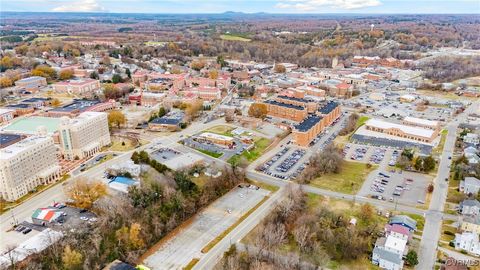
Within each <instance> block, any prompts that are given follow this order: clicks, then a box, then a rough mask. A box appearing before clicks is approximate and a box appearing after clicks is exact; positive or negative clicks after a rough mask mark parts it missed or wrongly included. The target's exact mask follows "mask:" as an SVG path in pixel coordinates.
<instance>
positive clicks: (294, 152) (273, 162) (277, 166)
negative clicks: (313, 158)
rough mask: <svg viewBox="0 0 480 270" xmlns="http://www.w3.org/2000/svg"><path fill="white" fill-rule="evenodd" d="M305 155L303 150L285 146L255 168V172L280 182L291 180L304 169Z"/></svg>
mask: <svg viewBox="0 0 480 270" xmlns="http://www.w3.org/2000/svg"><path fill="white" fill-rule="evenodd" d="M306 153H307V152H306V150H304V149H300V148H297V147H294V146H291V145H290V146H286V147H285V148H282V149H281V150H280V151H278V152H277V153H276V154H275V155H274V156H273V157H272V158H270V159H269V160H268V161H266V162H265V163H263V164H262V165H260V166H259V167H257V171H260V172H263V173H265V174H268V175H271V176H273V177H276V178H278V179H282V180H289V179H293V178H295V177H297V176H298V175H299V174H300V173H301V172H302V171H303V169H305V161H306V159H307V156H306Z"/></svg>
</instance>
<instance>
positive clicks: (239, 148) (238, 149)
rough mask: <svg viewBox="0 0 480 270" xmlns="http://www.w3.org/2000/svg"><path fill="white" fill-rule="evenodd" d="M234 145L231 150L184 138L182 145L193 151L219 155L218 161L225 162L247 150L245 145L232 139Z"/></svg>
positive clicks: (193, 138) (192, 138) (191, 138)
mask: <svg viewBox="0 0 480 270" xmlns="http://www.w3.org/2000/svg"><path fill="white" fill-rule="evenodd" d="M234 142H235V145H234V146H233V147H232V148H228V147H222V146H220V145H217V144H214V143H211V142H208V141H205V142H203V141H198V140H196V139H195V137H194V136H193V137H189V138H185V139H184V140H183V144H184V145H185V146H188V147H190V148H193V149H197V150H205V151H208V152H212V153H221V154H222V156H220V157H219V159H221V160H224V161H227V160H228V159H229V158H231V157H232V156H234V155H240V154H241V153H242V152H243V151H245V149H247V148H248V145H247V144H244V143H242V142H241V141H240V140H238V139H234Z"/></svg>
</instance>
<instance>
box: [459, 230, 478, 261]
mask: <svg viewBox="0 0 480 270" xmlns="http://www.w3.org/2000/svg"><path fill="white" fill-rule="evenodd" d="M455 249H458V250H465V251H467V252H468V253H472V254H474V255H476V256H480V243H479V242H478V234H477V233H473V232H464V233H462V234H459V233H457V234H455Z"/></svg>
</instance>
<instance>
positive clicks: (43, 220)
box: [32, 208, 63, 226]
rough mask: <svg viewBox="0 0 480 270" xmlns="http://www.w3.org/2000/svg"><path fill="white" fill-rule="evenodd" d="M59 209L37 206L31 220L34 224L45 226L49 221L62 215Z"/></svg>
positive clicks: (56, 219)
mask: <svg viewBox="0 0 480 270" xmlns="http://www.w3.org/2000/svg"><path fill="white" fill-rule="evenodd" d="M62 213H63V212H61V211H58V210H56V209H50V208H38V209H37V210H35V212H33V214H32V222H33V224H36V225H41V226H46V225H47V224H49V223H52V222H56V221H58V220H60V219H61V218H62V217H63V216H62Z"/></svg>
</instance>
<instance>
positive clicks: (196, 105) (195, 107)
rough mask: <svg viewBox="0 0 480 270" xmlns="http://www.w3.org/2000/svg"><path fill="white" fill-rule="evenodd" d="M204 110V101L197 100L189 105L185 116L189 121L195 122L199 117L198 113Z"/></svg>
mask: <svg viewBox="0 0 480 270" xmlns="http://www.w3.org/2000/svg"><path fill="white" fill-rule="evenodd" d="M202 108H203V101H201V100H196V101H194V102H192V103H189V104H188V105H187V107H186V108H185V114H186V116H187V117H188V119H190V120H193V119H195V117H196V116H197V114H198V112H199V111H200V110H201V109H202Z"/></svg>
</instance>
